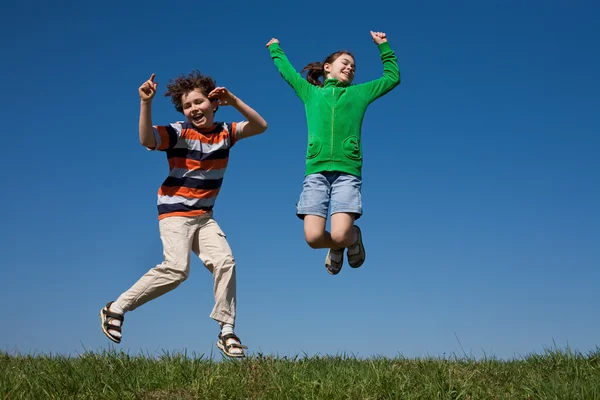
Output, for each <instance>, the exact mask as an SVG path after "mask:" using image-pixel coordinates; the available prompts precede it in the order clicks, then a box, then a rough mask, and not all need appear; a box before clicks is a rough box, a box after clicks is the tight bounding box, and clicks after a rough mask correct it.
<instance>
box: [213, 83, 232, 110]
mask: <svg viewBox="0 0 600 400" xmlns="http://www.w3.org/2000/svg"><path fill="white" fill-rule="evenodd" d="M207 97H208V98H209V99H217V100H219V105H221V106H229V105H232V104H233V103H234V102H235V100H236V97H235V96H234V95H233V94H232V93H231V92H230V91H229V90H227V89H225V88H224V87H218V88H214V89H213V90H212V91H211V92H210V93H209V94H208V96H207Z"/></svg>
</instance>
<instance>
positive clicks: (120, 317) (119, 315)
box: [102, 309, 125, 322]
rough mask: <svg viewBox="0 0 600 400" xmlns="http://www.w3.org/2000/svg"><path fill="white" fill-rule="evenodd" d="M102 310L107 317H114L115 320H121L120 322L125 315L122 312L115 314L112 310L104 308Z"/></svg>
mask: <svg viewBox="0 0 600 400" xmlns="http://www.w3.org/2000/svg"><path fill="white" fill-rule="evenodd" d="M102 312H103V313H104V315H106V317H108V318H112V319H116V320H117V321H121V322H123V321H124V320H125V316H124V315H123V314H117V313H114V312H112V311H109V310H106V309H105V310H102Z"/></svg>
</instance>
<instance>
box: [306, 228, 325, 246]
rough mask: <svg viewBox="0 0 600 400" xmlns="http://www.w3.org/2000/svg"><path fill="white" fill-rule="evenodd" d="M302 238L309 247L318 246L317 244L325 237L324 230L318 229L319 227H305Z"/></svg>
mask: <svg viewBox="0 0 600 400" xmlns="http://www.w3.org/2000/svg"><path fill="white" fill-rule="evenodd" d="M304 238H305V239H306V243H307V244H308V245H309V246H310V247H312V248H313V249H316V248H319V245H320V244H321V242H322V241H323V240H324V239H325V231H320V230H319V229H305V230H304Z"/></svg>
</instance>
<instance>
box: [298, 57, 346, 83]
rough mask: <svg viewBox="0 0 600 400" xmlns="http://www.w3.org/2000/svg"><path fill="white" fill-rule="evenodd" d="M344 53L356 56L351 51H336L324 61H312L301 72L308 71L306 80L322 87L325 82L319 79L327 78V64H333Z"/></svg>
mask: <svg viewBox="0 0 600 400" xmlns="http://www.w3.org/2000/svg"><path fill="white" fill-rule="evenodd" d="M344 54H347V55H349V56H350V57H352V58H354V56H353V55H352V53H350V52H349V51H346V50H340V51H336V52H335V53H331V54H330V55H329V56H327V58H326V59H325V61H323V62H319V61H317V62H311V63H310V64H308V65H307V66H306V67H304V68H302V71H300V73H301V74H302V73H304V72H305V71H306V80H307V81H308V82H309V83H310V84H312V85H315V86H321V87H322V86H323V82H321V81H320V80H319V79H320V78H323V79H325V69H324V68H325V64H331V63H332V62H334V61H335V60H337V59H338V57H339V56H342V55H344Z"/></svg>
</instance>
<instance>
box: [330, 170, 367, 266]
mask: <svg viewBox="0 0 600 400" xmlns="http://www.w3.org/2000/svg"><path fill="white" fill-rule="evenodd" d="M361 189H362V179H361V178H360V177H357V176H354V175H350V174H344V173H342V174H340V175H339V176H338V177H337V178H336V179H335V180H334V181H333V183H332V184H331V237H332V241H333V242H334V243H335V245H336V246H337V247H341V248H347V249H348V252H347V255H348V264H350V266H351V267H353V268H358V267H360V266H361V265H362V264H363V263H364V261H365V249H364V245H363V242H362V234H361V231H360V228H359V227H358V226H356V225H354V222H355V220H357V219H358V218H360V217H361V215H362V196H361Z"/></svg>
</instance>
